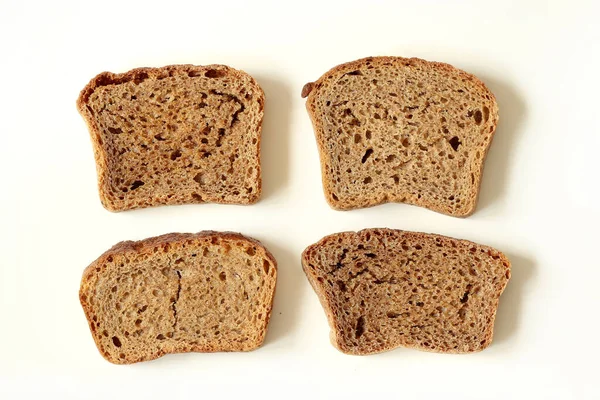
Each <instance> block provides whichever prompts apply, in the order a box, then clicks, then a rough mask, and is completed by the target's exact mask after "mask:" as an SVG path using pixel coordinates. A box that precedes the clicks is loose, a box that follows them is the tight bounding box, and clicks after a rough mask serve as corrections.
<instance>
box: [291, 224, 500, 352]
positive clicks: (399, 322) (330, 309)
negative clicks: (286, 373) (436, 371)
mask: <svg viewBox="0 0 600 400" xmlns="http://www.w3.org/2000/svg"><path fill="white" fill-rule="evenodd" d="M302 266H303V268H304V272H305V273H306V276H307V277H308V280H309V281H310V283H311V285H312V286H313V288H314V290H315V292H316V293H317V295H318V297H319V300H320V301H321V304H322V305H323V308H324V309H325V312H326V314H327V317H328V320H329V325H330V327H331V341H332V343H333V345H334V346H336V347H337V348H338V349H339V350H341V351H342V352H344V353H348V354H361V355H364V354H372V353H379V352H383V351H387V350H391V349H394V348H396V347H401V346H402V347H412V348H415V349H419V350H425V351H432V352H440V353H470V352H476V351H480V350H483V349H485V348H486V347H487V346H489V345H490V343H491V342H492V336H493V327H494V319H495V316H496V309H497V307H498V301H499V298H500V295H501V294H502V292H503V290H504V288H505V286H506V284H507V282H508V280H509V278H510V262H509V261H508V259H507V258H506V257H505V256H504V254H502V253H501V252H499V251H497V250H494V249H493V248H491V247H487V246H482V245H479V244H475V243H472V242H469V241H466V240H458V239H452V238H449V237H445V236H439V235H431V234H426V233H416V232H405V231H400V230H391V229H365V230H362V231H359V232H343V233H337V234H333V235H330V236H327V237H325V238H323V239H322V240H321V241H319V242H318V243H316V244H313V245H311V246H309V247H308V248H307V249H306V250H305V251H304V253H303V254H302Z"/></svg>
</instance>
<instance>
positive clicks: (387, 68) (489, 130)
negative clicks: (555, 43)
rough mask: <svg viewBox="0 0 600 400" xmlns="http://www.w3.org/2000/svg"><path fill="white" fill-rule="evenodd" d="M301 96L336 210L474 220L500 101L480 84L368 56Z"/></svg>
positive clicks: (429, 67)
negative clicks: (381, 208) (419, 212)
mask: <svg viewBox="0 0 600 400" xmlns="http://www.w3.org/2000/svg"><path fill="white" fill-rule="evenodd" d="M302 97H306V98H307V101H306V108H307V111H308V114H309V116H310V119H311V121H312V125H313V129H314V132H315V137H316V140H317V145H318V149H319V156H320V161H321V171H322V181H323V182H322V183H323V190H324V193H325V198H326V200H327V202H328V203H329V205H330V206H331V207H332V208H334V209H337V210H351V209H356V208H363V207H371V206H375V205H378V204H383V203H388V202H396V203H406V204H412V205H417V206H421V207H425V208H428V209H431V210H434V211H437V212H440V213H444V214H448V215H452V216H457V217H466V216H468V215H471V214H472V213H473V212H474V211H475V208H476V204H477V199H478V195H479V188H480V184H481V176H482V173H483V166H484V161H485V157H486V154H487V152H488V150H489V146H490V144H491V142H492V139H493V136H494V133H495V131H496V126H497V123H498V105H497V103H496V99H495V97H494V95H493V94H492V93H491V91H490V90H489V89H488V88H487V87H486V86H485V84H484V83H483V82H482V81H480V80H479V79H478V78H477V77H475V76H473V75H471V74H469V73H467V72H464V71H462V70H459V69H457V68H455V67H453V66H451V65H449V64H444V63H439V62H429V61H425V60H422V59H418V58H402V57H368V58H363V59H360V60H356V61H352V62H348V63H345V64H341V65H338V66H336V67H334V68H332V69H331V70H329V71H328V72H326V73H325V74H323V76H321V77H320V78H319V79H318V80H317V81H315V82H310V83H308V84H306V85H305V86H304V87H303V89H302ZM423 178H426V179H423Z"/></svg>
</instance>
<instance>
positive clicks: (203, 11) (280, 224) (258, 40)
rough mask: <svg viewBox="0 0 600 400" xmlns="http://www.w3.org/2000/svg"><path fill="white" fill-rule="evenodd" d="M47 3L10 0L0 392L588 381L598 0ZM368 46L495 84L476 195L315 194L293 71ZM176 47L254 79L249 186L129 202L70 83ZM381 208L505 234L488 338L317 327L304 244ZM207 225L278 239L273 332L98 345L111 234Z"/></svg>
mask: <svg viewBox="0 0 600 400" xmlns="http://www.w3.org/2000/svg"><path fill="white" fill-rule="evenodd" d="M39 3H40V4H39V5H33V4H25V2H8V1H3V2H2V4H1V6H0V9H1V10H2V11H1V12H0V46H1V47H0V54H1V57H2V62H1V63H0V70H1V71H0V72H1V73H0V76H1V77H2V85H1V89H0V103H1V104H0V113H1V121H2V128H1V135H2V139H1V142H0V153H1V157H0V163H1V164H0V167H1V171H2V175H1V181H0V185H1V187H2V193H1V194H2V195H1V196H0V202H1V208H0V210H1V212H2V216H1V221H2V222H1V227H2V229H1V232H0V235H1V240H0V246H1V248H0V250H1V251H2V258H1V261H0V266H1V268H0V301H1V302H0V312H1V314H0V315H1V319H0V321H1V322H0V328H1V329H0V343H1V344H2V351H1V352H0V397H1V398H5V399H12V398H20V397H26V396H28V395H33V394H39V395H41V396H42V395H43V397H40V398H47V397H50V398H53V397H56V398H60V399H67V398H73V399H75V398H98V399H106V398H120V397H129V398H136V397H139V398H142V396H144V397H145V398H165V396H169V398H177V397H182V398H215V397H219V398H228V397H229V396H234V395H235V396H237V397H241V396H251V397H254V396H259V395H260V396H263V397H268V398H271V397H273V398H275V397H277V398H288V397H290V396H292V397H295V396H296V395H303V396H308V397H309V398H342V397H343V398H345V399H350V398H371V397H373V396H375V395H376V394H382V395H383V394H387V396H389V397H395V396H396V395H397V396H398V397H400V396H401V397H402V398H406V399H415V398H419V399H428V398H440V397H441V398H444V399H461V400H464V399H481V398H493V399H508V398H513V399H517V398H519V399H521V398H522V399H532V398H544V399H551V398H552V399H554V398H556V399H582V398H584V399H592V398H596V399H597V398H599V397H600V389H599V383H598V377H597V369H596V368H597V360H598V357H599V356H600V353H599V351H598V346H597V335H598V330H599V328H600V324H599V322H598V305H599V298H600V296H599V294H598V292H599V290H598V280H599V279H600V268H599V267H600V262H599V261H598V260H599V259H600V258H599V257H598V239H599V235H598V229H597V226H598V225H599V224H600V213H599V211H598V210H599V208H598V207H597V202H598V198H599V196H600V190H599V189H598V183H599V178H598V173H599V172H600V168H599V167H598V149H599V148H600V132H599V128H598V117H597V115H598V93H600V84H599V80H598V71H599V70H600V58H599V52H598V41H599V40H600V28H599V25H598V22H597V16H598V14H599V12H598V11H599V10H598V9H594V8H596V7H595V4H594V2H593V1H589V2H584V1H579V2H576V1H573V2H560V1H552V2H545V1H514V2H500V1H492V2H483V1H481V0H479V1H463V2H442V1H440V2H436V1H432V0H429V1H421V2H418V1H407V2H401V1H396V2H394V1H390V2H376V3H375V2H373V4H369V3H370V2H367V1H360V2H356V1H349V0H347V1H343V2H339V3H335V4H333V3H331V4H329V3H326V2H325V1H318V2H311V1H298V2H294V3H293V4H291V3H290V4H288V2H285V1H281V2H277V3H273V4H270V5H269V4H260V5H258V4H255V5H245V4H235V3H234V2H233V1H227V2H225V1H224V2H219V1H210V2H200V1H194V2H190V3H188V4H185V5H184V4H176V3H174V2H173V3H171V2H166V1H165V2H162V1H156V2H152V1H147V2H144V3H141V4H136V5H129V4H126V3H125V2H123V1H121V2H115V3H113V4H109V3H107V2H75V1H73V2H72V3H68V2H64V1H62V2H59V1H54V2H39ZM567 4H569V5H567ZM368 55H403V56H418V57H422V58H425V59H429V60H437V61H444V62H449V63H451V64H454V65H456V66H457V67H459V68H462V69H465V70H466V71H469V72H472V73H474V74H476V75H478V76H479V77H481V78H482V79H483V80H484V81H485V82H486V83H487V84H488V85H489V87H490V88H491V90H492V91H493V92H494V93H495V94H496V97H497V99H498V102H499V105H500V126H499V129H498V131H497V134H496V138H495V139H494V143H493V145H492V147H491V151H490V153H489V157H488V160H487V163H486V167H485V168H486V169H485V173H484V177H483V187H482V192H481V198H480V202H479V206H478V209H477V212H476V213H475V214H474V215H473V216H471V217H469V218H467V219H456V218H452V217H447V216H444V215H440V214H436V213H434V212H431V211H428V210H425V209H421V208H417V207H412V206H407V205H397V204H388V205H384V206H379V207H375V208H371V209H365V210H360V211H352V212H336V211H333V210H331V209H330V208H329V207H328V206H327V204H326V203H325V200H324V197H323V195H322V191H321V183H320V179H321V178H320V170H319V163H318V156H317V149H316V145H315V142H314V138H313V133H312V128H311V126H310V122H309V119H308V117H307V115H306V112H305V109H304V100H302V99H301V98H300V90H301V88H302V85H303V84H304V83H306V82H307V81H311V80H315V79H316V78H318V77H319V76H320V75H321V74H322V73H324V72H325V71H326V70H327V69H329V68H330V67H333V66H334V65H337V64H339V63H341V62H345V61H350V60H353V59H356V58H359V57H364V56H368ZM173 63H195V64H207V63H224V64H229V65H231V66H234V67H236V68H240V69H243V70H245V71H247V72H249V73H250V74H252V75H254V76H255V77H256V78H257V80H258V81H259V83H260V84H261V85H262V87H263V88H264V90H265V92H266V96H267V103H266V115H265V122H264V133H263V144H264V145H263V149H262V156H263V171H264V174H263V182H264V194H263V197H262V200H261V201H260V202H259V203H258V204H257V205H255V206H251V207H240V206H219V205H190V206H179V207H162V208H153V209H146V210H141V211H133V212H125V213H120V214H111V213H109V212H108V211H106V210H104V209H103V208H102V207H101V205H100V202H99V200H98V195H97V192H96V175H95V166H94V160H93V157H92V150H91V145H90V141H89V137H88V133H87V131H86V127H85V125H84V123H83V121H82V119H81V118H80V117H79V115H78V114H77V111H76V109H75V99H76V97H77V95H78V93H79V90H80V89H81V88H83V86H84V85H85V84H86V83H87V82H88V80H89V79H90V78H92V77H93V76H94V75H95V74H97V73H98V72H101V71H104V70H109V71H114V72H123V71H126V70H128V69H131V68H133V67H138V66H162V65H166V64H173ZM377 226H387V227H392V228H401V229H408V230H417V231H425V232H436V233H440V234H445V235H450V236H455V237H460V238H466V239H471V240H475V241H478V242H481V243H484V244H489V245H491V246H494V247H497V248H498V249H501V250H503V251H505V252H506V253H507V255H508V256H509V258H510V259H511V260H512V262H513V278H512V280H511V281H510V283H509V285H508V288H507V290H506V292H505V294H504V295H503V297H502V301H501V304H500V309H499V312H498V318H497V325H496V331H495V332H496V336H495V339H494V343H493V344H492V346H491V347H490V348H488V349H487V350H485V351H484V352H482V353H478V354H473V355H466V356H454V355H439V354H430V353H423V352H418V351H414V350H402V349H400V350H396V351H392V352H388V353H385V354H381V355H376V356H369V357H351V356H346V355H343V354H341V353H339V352H337V351H336V350H335V349H334V348H333V347H332V346H331V345H330V344H329V339H328V335H329V329H328V326H327V322H326V319H325V316H324V314H323V311H322V309H321V307H320V305H319V303H318V301H317V298H316V296H315V295H314V293H313V292H312V290H311V289H310V287H309V285H308V283H307V281H306V279H305V277H304V275H303V273H302V272H301V267H300V263H299V258H300V253H301V251H302V250H303V249H304V247H305V246H307V245H308V244H311V243H313V242H315V241H316V240H318V239H320V238H321V237H322V236H324V235H326V234H329V233H333V232H337V231H343V230H356V229H361V228H366V227H377ZM203 229H213V230H233V231H239V232H243V233H245V234H247V235H250V236H253V237H256V238H258V239H260V240H262V241H263V242H264V244H265V245H266V246H267V247H268V248H269V249H271V250H272V252H273V254H274V255H275V256H276V258H277V260H278V262H279V282H278V288H277V295H276V299H275V309H274V313H273V317H272V321H271V325H270V329H269V333H268V336H267V339H266V342H265V345H264V347H262V348H261V349H259V350H257V351H255V352H252V353H247V354H186V355H171V356H167V357H163V358H162V359H159V360H157V361H153V362H149V363H141V364H137V365H133V366H114V365H111V364H109V363H108V362H106V361H105V360H104V359H103V358H102V357H101V356H100V355H99V354H98V351H97V350H96V347H95V346H94V343H93V341H92V339H91V336H90V333H89V331H88V327H87V324H86V321H85V318H84V315H83V312H82V310H81V307H80V305H79V302H78V298H77V293H78V289H79V280H80V276H81V272H82V271H83V269H84V268H85V267H86V266H87V265H88V264H89V263H90V262H91V261H93V260H94V259H95V258H96V257H97V256H98V255H100V254H101V253H102V252H103V251H104V250H106V249H107V248H109V247H110V246H111V245H113V244H114V243H116V242H117V241H120V240H123V239H141V238H145V237H149V236H154V235H158V234H162V233H166V232H172V231H182V232H194V231H199V230H203ZM594 369H596V370H595V372H594ZM32 398H33V397H32ZM373 398H377V397H373Z"/></svg>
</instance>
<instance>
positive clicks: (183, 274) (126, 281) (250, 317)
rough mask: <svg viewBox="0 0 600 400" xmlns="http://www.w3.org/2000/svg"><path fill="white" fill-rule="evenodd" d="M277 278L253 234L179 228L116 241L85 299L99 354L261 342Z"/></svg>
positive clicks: (150, 354) (116, 359) (154, 353)
mask: <svg viewBox="0 0 600 400" xmlns="http://www.w3.org/2000/svg"><path fill="white" fill-rule="evenodd" d="M276 280H277V264H276V262H275V259H274V258H273V256H272V255H271V253H269V251H268V250H267V249H265V248H264V247H263V246H262V245H261V244H260V243H259V242H258V241H256V240H254V239H250V238H247V237H244V236H242V235H240V234H237V233H231V232H222V233H219V232H210V231H206V232H200V233H198V234H182V233H172V234H167V235H163V236H158V237H154V238H150V239H146V240H142V241H139V242H130V241H129V242H121V243H118V244H117V245H115V246H114V247H113V248H112V249H110V250H108V251H107V252H106V253H104V254H103V255H101V256H100V257H99V258H98V259H97V260H96V261H94V262H93V263H92V264H91V265H90V266H89V267H88V268H87V269H86V270H85V272H84V274H83V278H82V280H81V289H80V291H79V299H80V301H81V305H82V307H83V310H84V311H85V315H86V317H87V320H88V323H89V326H90V330H91V332H92V336H93V338H94V341H95V342H96V346H97V347H98V350H99V351H100V353H101V354H102V355H103V356H104V358H106V359H107V360H108V361H110V362H112V363H115V364H129V363H134V362H139V361H147V360H152V359H155V358H158V357H161V356H163V355H165V354H168V353H183V352H216V351H249V350H254V349H256V348H257V347H259V346H260V345H261V344H262V342H263V340H264V338H265V334H266V332H267V325H268V323H269V318H270V315H271V308H272V303H273V296H274V293H275V283H276Z"/></svg>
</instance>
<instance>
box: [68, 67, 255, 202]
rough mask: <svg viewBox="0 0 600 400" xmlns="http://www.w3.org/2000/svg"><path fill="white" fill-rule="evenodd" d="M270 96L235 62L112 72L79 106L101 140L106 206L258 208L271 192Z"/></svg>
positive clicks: (96, 143)
mask: <svg viewBox="0 0 600 400" xmlns="http://www.w3.org/2000/svg"><path fill="white" fill-rule="evenodd" d="M264 101H265V96H264V92H263V90H262V88H261V87H260V86H259V85H258V83H257V82H256V80H255V79H254V78H252V77H251V76H250V75H248V74H247V73H245V72H243V71H240V70H236V69H233V68H231V67H228V66H225V65H217V64H214V65H206V66H196V65H168V66H165V67H160V68H136V69H133V70H131V71H128V72H126V73H120V74H115V73H111V72H102V73H100V74H99V75H97V76H96V77H95V78H93V79H92V80H91V81H90V82H89V83H88V84H87V85H86V86H85V87H84V88H83V90H82V91H81V93H80V95H79V97H78V99H77V109H78V111H79V113H80V114H81V115H82V117H83V119H84V120H85V122H86V124H87V126H88V130H89V133H90V137H91V140H92V145H93V150H94V157H95V160H96V170H97V175H98V189H99V194H100V200H101V202H102V205H103V206H104V207H105V208H106V209H108V210H110V211H115V212H116V211H123V210H130V209H135V208H144V207H151V206H157V205H173V204H189V203H221V204H253V203H255V202H257V201H258V199H259V198H260V195H261V191H262V185H261V183H262V182H261V170H260V139H261V128H262V119H263V114H264Z"/></svg>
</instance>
